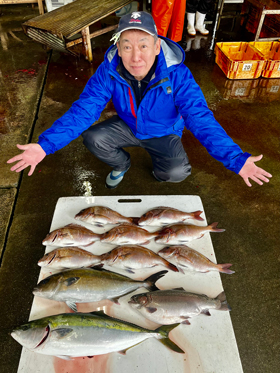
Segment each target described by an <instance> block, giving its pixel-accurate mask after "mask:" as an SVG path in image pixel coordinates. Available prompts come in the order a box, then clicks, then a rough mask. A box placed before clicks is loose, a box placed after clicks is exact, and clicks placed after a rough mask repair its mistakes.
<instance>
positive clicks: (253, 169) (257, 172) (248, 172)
mask: <svg viewBox="0 0 280 373" xmlns="http://www.w3.org/2000/svg"><path fill="white" fill-rule="evenodd" d="M262 157H263V156H262V154H261V155H258V156H256V157H253V156H251V157H249V158H248V159H247V161H246V162H245V164H244V166H243V167H242V168H241V170H240V171H239V175H240V176H241V177H242V179H243V180H244V181H245V183H246V184H247V185H248V186H249V187H251V186H252V184H251V183H250V181H249V178H250V179H252V180H253V181H255V182H256V183H257V184H259V185H263V181H265V182H266V183H268V182H269V179H268V178H269V177H272V175H271V174H269V173H268V172H266V171H265V170H263V169H262V168H260V167H258V166H256V165H255V162H258V161H260V160H261V159H262Z"/></svg>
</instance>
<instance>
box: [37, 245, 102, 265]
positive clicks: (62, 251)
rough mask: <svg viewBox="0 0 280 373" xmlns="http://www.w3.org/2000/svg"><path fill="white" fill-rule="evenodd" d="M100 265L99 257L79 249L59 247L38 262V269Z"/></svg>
mask: <svg viewBox="0 0 280 373" xmlns="http://www.w3.org/2000/svg"><path fill="white" fill-rule="evenodd" d="M99 263H100V256H99V255H94V254H92V253H90V252H89V251H86V250H83V249H80V248H79V247H75V246H71V247H59V248H58V249H55V250H53V251H51V252H49V253H47V254H45V255H44V256H43V257H42V258H41V259H40V260H39V261H38V265H39V266H40V267H48V268H50V269H64V268H83V267H92V266H94V265H96V264H99Z"/></svg>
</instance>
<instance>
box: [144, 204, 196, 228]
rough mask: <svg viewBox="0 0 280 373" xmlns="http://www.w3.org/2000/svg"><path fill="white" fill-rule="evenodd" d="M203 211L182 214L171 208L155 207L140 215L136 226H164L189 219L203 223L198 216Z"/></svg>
mask: <svg viewBox="0 0 280 373" xmlns="http://www.w3.org/2000/svg"><path fill="white" fill-rule="evenodd" d="M202 212H203V211H194V212H183V211H180V210H177V209H174V208H172V207H157V208H154V209H152V210H150V211H148V212H146V213H145V214H144V215H142V216H141V217H140V219H139V221H138V225H140V226H142V225H149V226H164V225H169V224H173V223H177V222H184V221H186V220H189V219H194V220H200V221H203V219H202V217H201V216H200V215H201V214H202Z"/></svg>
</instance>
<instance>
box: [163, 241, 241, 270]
mask: <svg viewBox="0 0 280 373" xmlns="http://www.w3.org/2000/svg"><path fill="white" fill-rule="evenodd" d="M158 255H160V256H161V257H162V258H164V259H166V260H171V261H173V262H174V263H175V265H176V267H177V268H178V269H179V270H180V272H182V273H184V270H192V271H197V272H209V271H217V272H222V273H228V274H232V273H234V271H231V270H230V269H228V268H229V267H231V266H232V264H230V263H226V264H216V263H213V262H212V261H211V260H210V259H208V258H207V257H206V256H205V255H203V254H201V253H199V252H198V251H196V250H193V249H191V248H190V247H188V246H184V245H179V246H168V247H164V248H163V249H162V250H160V251H159V252H158Z"/></svg>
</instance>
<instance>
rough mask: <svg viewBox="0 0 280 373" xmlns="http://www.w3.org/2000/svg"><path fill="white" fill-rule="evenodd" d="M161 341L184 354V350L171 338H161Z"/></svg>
mask: <svg viewBox="0 0 280 373" xmlns="http://www.w3.org/2000/svg"><path fill="white" fill-rule="evenodd" d="M159 342H160V343H162V344H163V345H164V346H166V347H168V348H170V350H172V351H175V352H178V353H179V354H184V353H185V351H183V350H182V349H181V348H180V347H179V346H177V345H176V343H174V342H172V341H171V340H170V339H169V338H164V339H159Z"/></svg>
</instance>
